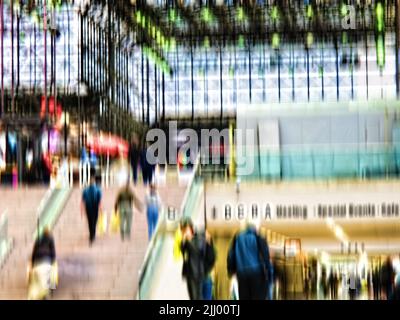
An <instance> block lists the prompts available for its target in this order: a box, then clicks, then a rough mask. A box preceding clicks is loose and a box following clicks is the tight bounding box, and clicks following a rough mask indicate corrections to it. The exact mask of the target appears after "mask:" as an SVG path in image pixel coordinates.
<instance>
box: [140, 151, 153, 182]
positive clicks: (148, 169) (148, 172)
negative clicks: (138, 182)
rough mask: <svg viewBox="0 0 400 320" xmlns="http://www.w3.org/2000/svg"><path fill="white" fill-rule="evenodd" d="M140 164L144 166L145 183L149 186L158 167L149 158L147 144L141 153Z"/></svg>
mask: <svg viewBox="0 0 400 320" xmlns="http://www.w3.org/2000/svg"><path fill="white" fill-rule="evenodd" d="M140 166H141V168H142V176H143V184H144V185H145V186H147V185H149V184H151V183H152V182H153V176H154V171H155V167H156V166H155V164H151V163H150V161H149V159H148V158H147V146H143V148H142V151H141V153H140Z"/></svg>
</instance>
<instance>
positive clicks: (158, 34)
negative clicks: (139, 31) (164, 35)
mask: <svg viewBox="0 0 400 320" xmlns="http://www.w3.org/2000/svg"><path fill="white" fill-rule="evenodd" d="M156 41H157V44H160V43H161V32H160V30H159V31H157V40H156Z"/></svg>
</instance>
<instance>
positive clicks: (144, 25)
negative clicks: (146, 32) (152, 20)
mask: <svg viewBox="0 0 400 320" xmlns="http://www.w3.org/2000/svg"><path fill="white" fill-rule="evenodd" d="M145 27H146V17H145V16H142V28H143V29H144V28H145Z"/></svg>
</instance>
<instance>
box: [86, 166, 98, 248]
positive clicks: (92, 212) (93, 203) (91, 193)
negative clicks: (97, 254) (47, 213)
mask: <svg viewBox="0 0 400 320" xmlns="http://www.w3.org/2000/svg"><path fill="white" fill-rule="evenodd" d="M101 198H102V193H101V189H100V187H99V186H98V185H97V183H96V177H95V171H94V170H93V171H92V172H91V175H90V185H89V186H88V187H87V188H86V189H85V190H83V194H82V203H81V216H82V217H83V211H85V212H86V217H87V221H88V226H89V245H90V246H92V245H93V242H94V240H95V238H96V226H97V220H98V218H99V211H100V210H102V205H101Z"/></svg>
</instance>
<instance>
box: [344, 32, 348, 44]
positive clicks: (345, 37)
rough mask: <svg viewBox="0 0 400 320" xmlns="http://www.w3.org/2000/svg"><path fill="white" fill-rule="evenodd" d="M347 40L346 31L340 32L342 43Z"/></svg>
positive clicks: (345, 42)
mask: <svg viewBox="0 0 400 320" xmlns="http://www.w3.org/2000/svg"><path fill="white" fill-rule="evenodd" d="M348 42H349V38H348V36H347V32H343V33H342V43H343V44H347V43H348Z"/></svg>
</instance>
